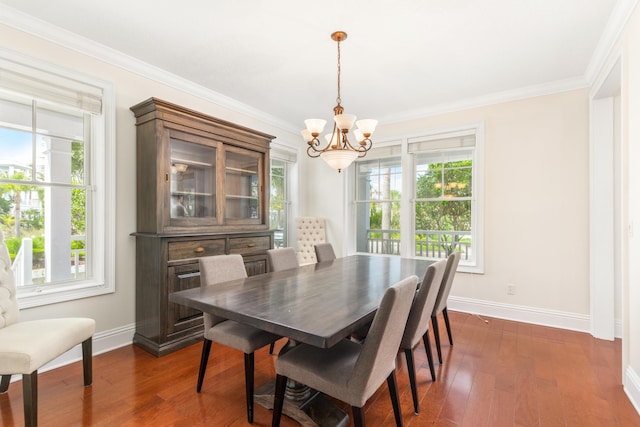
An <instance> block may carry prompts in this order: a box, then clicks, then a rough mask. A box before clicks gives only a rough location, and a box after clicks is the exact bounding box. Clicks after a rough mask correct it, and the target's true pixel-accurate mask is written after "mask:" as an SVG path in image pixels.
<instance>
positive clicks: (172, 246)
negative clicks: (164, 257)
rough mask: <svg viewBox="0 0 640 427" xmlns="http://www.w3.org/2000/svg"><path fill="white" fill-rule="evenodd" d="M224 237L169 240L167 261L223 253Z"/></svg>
mask: <svg viewBox="0 0 640 427" xmlns="http://www.w3.org/2000/svg"><path fill="white" fill-rule="evenodd" d="M224 243H225V242H224V239H214V240H196V241H190V242H169V261H173V260H178V259H186V258H196V257H202V256H210V255H224Z"/></svg>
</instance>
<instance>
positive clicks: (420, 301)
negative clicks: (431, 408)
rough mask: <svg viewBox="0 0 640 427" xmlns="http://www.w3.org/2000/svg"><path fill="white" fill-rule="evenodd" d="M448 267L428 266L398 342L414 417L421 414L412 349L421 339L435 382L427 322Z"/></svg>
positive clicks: (443, 261) (441, 263)
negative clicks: (409, 387)
mask: <svg viewBox="0 0 640 427" xmlns="http://www.w3.org/2000/svg"><path fill="white" fill-rule="evenodd" d="M446 265H447V260H446V259H443V260H440V261H437V262H435V263H433V264H431V265H430V266H429V267H428V268H427V271H426V272H425V274H424V278H423V279H422V283H421V284H420V287H419V288H418V291H417V292H416V295H415V298H414V299H413V304H412V305H411V311H410V312H409V318H408V319H407V326H406V327H405V330H404V334H403V335H402V340H401V341H400V350H403V351H404V354H405V357H406V359H407V371H408V372H409V383H410V385H411V396H412V397H413V409H414V412H415V413H416V414H418V413H419V412H420V408H419V404H418V386H417V382H416V371H415V364H414V360H413V350H414V349H415V348H416V347H417V346H418V344H420V339H422V340H423V343H424V349H425V351H426V353H427V361H428V362H429V370H430V371H431V380H432V381H435V380H436V372H435V369H434V368H433V356H432V354H431V343H430V342H429V319H430V318H431V313H433V308H434V307H435V304H436V298H437V297H438V290H439V289H440V284H441V283H442V276H443V275H444V271H445V268H446Z"/></svg>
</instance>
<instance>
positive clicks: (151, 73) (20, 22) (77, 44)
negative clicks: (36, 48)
mask: <svg viewBox="0 0 640 427" xmlns="http://www.w3.org/2000/svg"><path fill="white" fill-rule="evenodd" d="M0 23H2V24H5V25H7V26H9V27H12V28H15V29H17V30H19V31H23V32H25V33H28V34H31V35H34V36H36V37H39V38H41V39H44V40H46V41H49V42H51V43H55V44H57V45H59V46H62V47H64V48H67V49H71V50H73V51H76V52H78V53H81V54H83V55H86V56H89V57H92V58H95V59H97V60H99V61H102V62H105V63H108V64H110V65H113V66H115V67H118V68H121V69H123V70H126V71H129V72H132V73H135V74H138V75H140V76H142V77H145V78H148V79H151V80H153V81H156V82H158V83H161V84H164V85H167V86H169V87H172V88H174V89H177V90H179V91H181V92H185V93H188V94H189V95H192V96H195V97H198V98H201V99H203V100H205V101H208V102H211V103H213V104H216V105H219V106H221V107H224V108H228V109H229V110H232V111H234V112H237V113H241V114H244V115H246V116H249V117H251V118H254V119H256V120H260V121H262V122H264V123H267V124H270V125H272V126H275V127H278V128H280V129H283V130H286V131H289V132H293V133H298V129H297V128H296V127H294V126H293V125H292V124H291V123H289V122H287V121H285V120H282V119H280V118H278V117H275V116H273V115H271V114H268V113H266V112H264V111H262V110H259V109H257V108H254V107H251V106H250V105H247V104H244V103H242V102H240V101H237V100H235V99H233V98H231V97H228V96H226V95H223V94H221V93H218V92H215V91H213V90H211V89H208V88H206V87H204V86H201V85H199V84H196V83H194V82H192V81H190V80H187V79H184V78H182V77H179V76H177V75H175V74H172V73H170V72H168V71H166V70H163V69H161V68H158V67H155V66H153V65H151V64H148V63H146V62H144V61H141V60H139V59H137V58H134V57H132V56H129V55H126V54H124V53H122V52H120V51H117V50H115V49H112V48H110V47H107V46H104V45H102V44H100V43H98V42H96V41H93V40H91V39H88V38H86V37H83V36H80V35H78V34H75V33H73V32H71V31H68V30H65V29H62V28H60V27H57V26H55V25H52V24H50V23H48V22H46V21H43V20H41V19H38V18H35V17H33V16H31V15H27V14H25V13H23V12H20V11H18V10H16V9H13V8H10V7H8V6H5V5H0Z"/></svg>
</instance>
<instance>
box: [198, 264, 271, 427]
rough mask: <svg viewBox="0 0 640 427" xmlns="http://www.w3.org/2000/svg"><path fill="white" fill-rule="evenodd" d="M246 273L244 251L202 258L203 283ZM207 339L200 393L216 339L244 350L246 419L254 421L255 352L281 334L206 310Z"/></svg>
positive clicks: (223, 279) (242, 275) (203, 345)
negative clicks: (238, 253)
mask: <svg viewBox="0 0 640 427" xmlns="http://www.w3.org/2000/svg"><path fill="white" fill-rule="evenodd" d="M245 277H247V271H246V269H245V267H244V262H243V261H242V256H241V255H237V254H234V255H216V256H209V257H202V258H200V286H201V287H207V286H215V285H216V284H217V283H222V282H227V281H230V280H235V279H243V278H245ZM203 316H204V342H203V343H202V357H201V359H200V371H199V372H198V385H197V386H196V390H197V391H198V393H200V391H201V390H202V382H203V381H204V374H205V371H206V369H207V361H208V360H209V352H210V351H211V344H212V343H213V342H217V343H220V344H224V345H226V346H229V347H232V348H235V349H237V350H240V351H242V352H244V381H245V391H246V399H247V420H248V421H249V423H253V370H254V367H253V366H254V357H253V353H254V352H255V351H256V350H258V349H260V348H262V347H264V346H266V345H269V344H271V343H273V342H275V341H276V340H278V339H279V338H280V337H278V336H277V335H273V334H270V333H269V332H265V331H262V330H260V329H256V328H254V327H252V326H248V325H243V324H242V323H238V322H235V321H233V320H227V319H224V318H222V317H218V316H216V315H214V314H210V313H203Z"/></svg>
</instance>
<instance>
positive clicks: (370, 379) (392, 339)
mask: <svg viewBox="0 0 640 427" xmlns="http://www.w3.org/2000/svg"><path fill="white" fill-rule="evenodd" d="M417 285H418V277H417V276H409V277H407V278H406V279H403V280H401V281H399V282H398V283H396V284H395V285H393V286H392V287H391V288H389V289H388V290H387V291H386V292H385V294H384V297H383V298H382V302H381V303H380V307H379V308H378V311H377V312H376V315H375V317H374V318H373V323H371V328H370V329H369V334H368V335H367V339H366V340H365V342H364V344H363V347H362V351H361V352H360V354H359V356H358V360H357V361H356V364H355V366H354V369H353V372H352V373H351V377H350V379H349V389H350V390H351V393H352V396H351V399H350V400H349V403H350V404H351V405H352V406H359V407H362V406H364V404H365V403H366V401H367V400H368V399H369V397H371V395H373V393H375V391H376V390H377V389H378V387H379V386H380V384H381V383H383V382H384V381H385V380H386V378H387V377H388V376H389V374H390V373H391V372H392V371H393V370H394V369H395V366H396V365H395V363H396V355H397V353H398V348H399V346H400V339H401V338H402V334H403V333H404V328H405V326H406V324H407V318H408V317H409V310H410V309H411V304H412V302H413V297H414V295H415V293H416V287H417Z"/></svg>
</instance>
